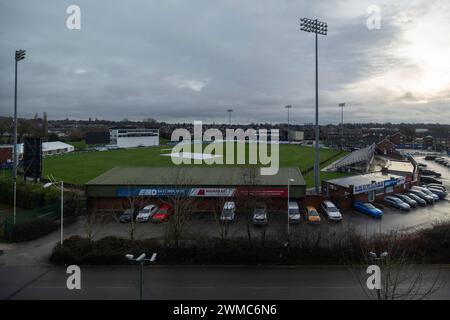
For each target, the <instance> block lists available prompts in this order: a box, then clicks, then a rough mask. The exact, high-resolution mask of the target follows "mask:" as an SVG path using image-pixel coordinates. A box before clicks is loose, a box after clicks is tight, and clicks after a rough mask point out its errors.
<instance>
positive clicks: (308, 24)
mask: <svg viewBox="0 0 450 320" xmlns="http://www.w3.org/2000/svg"><path fill="white" fill-rule="evenodd" d="M300 30H301V31H305V32H312V33H314V34H315V35H316V37H315V38H316V160H315V163H314V186H315V189H316V194H318V193H319V184H320V177H319V134H320V130H319V72H318V69H319V58H318V51H319V49H318V45H317V42H318V41H317V40H318V35H319V34H320V35H323V36H326V35H327V32H328V25H327V24H326V23H325V22H322V21H319V20H317V19H314V20H313V19H309V18H302V19H300Z"/></svg>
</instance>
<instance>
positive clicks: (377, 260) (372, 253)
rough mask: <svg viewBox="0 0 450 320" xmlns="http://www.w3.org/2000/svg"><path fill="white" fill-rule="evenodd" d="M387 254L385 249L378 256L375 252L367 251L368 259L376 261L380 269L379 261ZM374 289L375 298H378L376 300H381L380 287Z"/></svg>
mask: <svg viewBox="0 0 450 320" xmlns="http://www.w3.org/2000/svg"><path fill="white" fill-rule="evenodd" d="M388 255H389V253H388V252H387V251H384V252H382V253H381V254H380V256H378V255H377V254H376V253H375V252H372V251H370V252H369V259H371V260H372V261H374V262H375V263H376V265H377V266H379V267H380V269H381V265H382V264H381V262H383V261H384V260H386V258H387V257H388ZM376 290H377V298H378V300H381V288H380V289H376Z"/></svg>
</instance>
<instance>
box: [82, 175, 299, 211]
mask: <svg viewBox="0 0 450 320" xmlns="http://www.w3.org/2000/svg"><path fill="white" fill-rule="evenodd" d="M291 180H292V181H291ZM288 181H289V183H290V188H289V197H290V199H292V200H294V201H295V200H298V201H300V200H302V199H304V197H305V194H306V184H305V180H304V179H303V176H302V174H301V172H300V170H299V169H298V168H280V169H279V171H278V173H277V174H276V175H272V176H265V175H260V170H259V168H255V169H254V170H250V169H248V168H239V167H204V166H190V167H188V166H184V167H116V168H113V169H111V170H109V171H107V172H105V173H104V174H102V175H100V176H98V177H97V178H95V179H93V180H91V181H89V182H88V183H86V185H85V188H86V197H87V206H88V210H89V211H90V212H94V211H120V210H123V208H124V207H126V206H127V203H128V202H129V199H130V197H139V198H140V199H142V202H143V205H145V204H146V203H160V202H162V201H164V199H165V198H167V197H173V196H178V197H179V196H181V197H192V198H194V200H195V201H194V202H195V208H193V211H210V212H211V210H212V208H213V206H214V205H215V206H217V203H218V201H217V199H218V198H221V199H225V198H226V199H227V200H229V201H237V202H238V201H239V200H240V199H242V198H243V197H249V196H251V197H252V198H253V199H255V200H258V201H265V202H267V203H270V205H271V206H273V207H278V206H279V207H285V206H286V204H287V197H288Z"/></svg>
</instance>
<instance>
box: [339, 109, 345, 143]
mask: <svg viewBox="0 0 450 320" xmlns="http://www.w3.org/2000/svg"><path fill="white" fill-rule="evenodd" d="M344 107H345V102H343V103H339V108H341V149H343V148H344Z"/></svg>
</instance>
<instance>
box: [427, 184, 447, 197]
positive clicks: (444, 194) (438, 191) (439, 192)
mask: <svg viewBox="0 0 450 320" xmlns="http://www.w3.org/2000/svg"><path fill="white" fill-rule="evenodd" d="M427 189H428V190H430V191H431V192H432V193H434V194H435V195H437V196H438V197H439V199H445V198H446V197H447V192H446V191H444V190H442V189H438V188H434V187H429V188H427Z"/></svg>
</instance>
